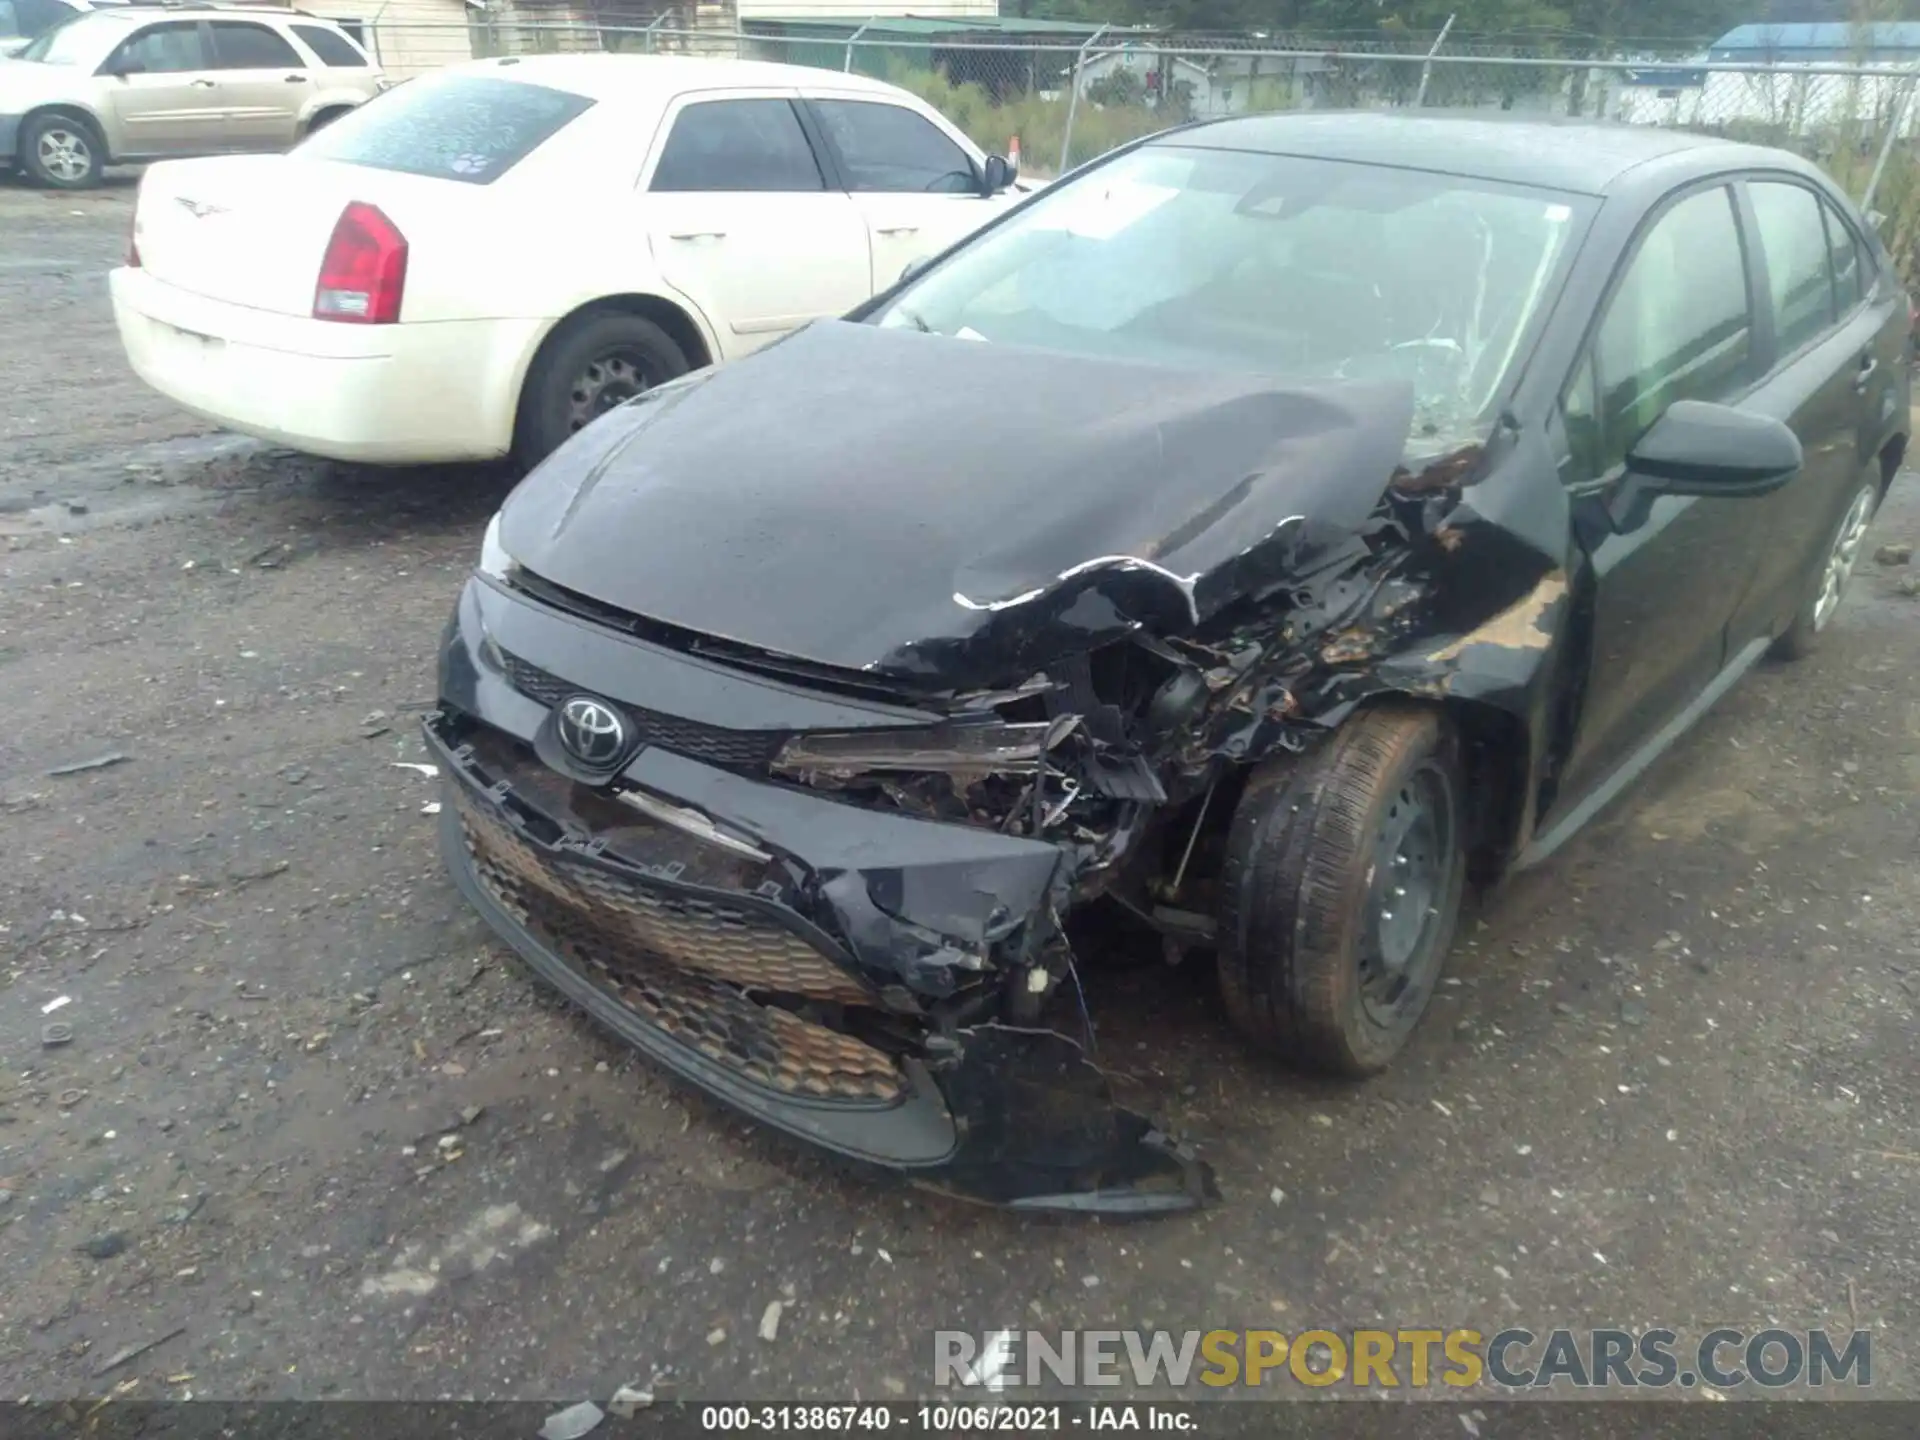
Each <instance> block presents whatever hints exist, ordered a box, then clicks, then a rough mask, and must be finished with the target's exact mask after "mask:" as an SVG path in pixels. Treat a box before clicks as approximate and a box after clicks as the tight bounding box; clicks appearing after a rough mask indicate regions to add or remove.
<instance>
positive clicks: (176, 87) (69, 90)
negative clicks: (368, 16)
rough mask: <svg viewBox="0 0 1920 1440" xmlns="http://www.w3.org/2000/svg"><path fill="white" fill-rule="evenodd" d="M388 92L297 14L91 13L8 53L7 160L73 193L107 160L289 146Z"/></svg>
mask: <svg viewBox="0 0 1920 1440" xmlns="http://www.w3.org/2000/svg"><path fill="white" fill-rule="evenodd" d="M7 3H9V0H0V4H7ZM11 3H13V4H15V5H18V4H19V3H21V0H11ZM385 87H386V81H385V79H384V77H383V76H382V75H381V73H380V70H379V68H378V67H377V66H376V65H375V64H374V63H373V61H372V60H371V59H370V58H369V57H368V55H367V53H366V51H364V50H362V49H361V48H360V47H359V45H357V44H355V43H354V41H353V40H352V39H351V38H349V37H348V35H347V34H346V33H345V32H344V31H343V30H341V29H340V27H339V26H337V25H334V24H332V23H330V22H328V21H325V20H320V19H317V18H315V17H313V16H310V15H303V14H301V13H300V12H299V11H285V10H256V9H245V8H233V9H225V8H217V7H208V8H206V9H177V8H173V7H168V8H166V9H159V8H156V7H151V6H144V5H142V6H133V5H113V6H110V7H106V8H96V9H90V10H88V11H87V12H86V13H84V14H80V15H77V16H75V17H74V18H72V19H70V20H67V21H65V22H64V23H62V24H59V25H56V26H55V27H54V28H53V29H50V30H48V31H46V32H45V33H43V34H42V35H41V36H40V37H39V38H38V39H36V40H34V41H33V42H32V43H31V44H29V45H28V46H27V47H26V49H24V50H23V51H21V52H20V55H19V57H18V59H16V60H7V61H0V167H4V166H7V165H9V164H13V165H18V166H19V167H20V168H21V169H22V170H24V171H26V173H27V174H28V175H29V176H31V177H32V178H33V179H35V180H37V181H39V182H40V183H41V184H43V185H51V186H55V187H58V188H60V189H68V190H71V189H79V188H81V187H83V186H87V185H92V184H95V183H97V182H98V181H99V179H100V172H101V169H102V168H103V167H104V166H106V165H109V164H121V163H130V162H139V161H146V160H160V159H166V158H170V157H173V156H184V155H214V154H220V153H222V152H232V151H247V150H284V149H286V148H287V147H288V146H290V145H292V144H293V143H294V142H295V141H296V140H298V139H300V138H301V137H302V136H303V135H306V134H308V133H310V132H311V131H314V130H317V129H319V128H320V127H321V126H323V125H325V124H327V123H328V122H330V121H332V120H335V119H337V118H338V117H340V116H341V115H344V114H346V113H347V112H348V111H349V110H351V109H353V108H354V107H355V106H356V105H359V104H362V103H363V102H365V101H367V100H370V99H372V98H373V97H374V96H375V95H377V94H379V93H380V91H381V90H382V89H384V88H385Z"/></svg>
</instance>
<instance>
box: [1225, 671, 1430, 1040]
mask: <svg viewBox="0 0 1920 1440" xmlns="http://www.w3.org/2000/svg"><path fill="white" fill-rule="evenodd" d="M1463 794H1464V791H1463V787H1462V783H1461V778H1460V761H1459V747H1458V744H1457V742H1456V740H1455V738H1454V734H1453V729H1452V727H1451V726H1450V725H1449V724H1448V723H1447V719H1446V717H1445V716H1444V715H1442V714H1441V713H1440V712H1439V711H1437V710H1433V709H1428V708H1424V707H1419V706H1411V705H1383V706H1381V707H1379V708H1378V709H1374V710H1368V711H1366V712H1364V713H1362V714H1361V715H1359V716H1357V717H1355V718H1354V719H1352V720H1349V721H1348V722H1347V723H1346V724H1345V725H1343V726H1341V727H1340V729H1339V731H1338V732H1337V733H1336V734H1334V735H1333V736H1332V737H1331V738H1330V739H1329V740H1327V741H1326V742H1325V743H1324V744H1323V745H1321V746H1320V748H1319V749H1318V750H1317V751H1314V752H1313V753H1311V754H1309V755H1306V756H1302V757H1299V758H1297V759H1296V758H1294V757H1292V756H1285V757H1281V758H1279V759H1276V760H1272V761H1269V762H1268V763H1266V764H1264V765H1262V766H1260V767H1259V768H1257V769H1256V770H1255V771H1254V772H1253V774H1252V775H1251V776H1249V777H1248V780H1247V787H1246V789H1245V791H1244V792H1243V793H1242V794H1241V797H1240V804H1239V807H1238V808H1237V809H1236V810H1235V811H1234V816H1233V825H1232V828H1231V830H1230V831H1229V835H1228V846H1227V862H1226V873H1225V876H1224V881H1225V883H1224V885H1223V887H1222V913H1221V917H1220V920H1221V925H1220V929H1221V945H1220V990H1221V998H1222V999H1223V1000H1224V1002H1225V1004H1226V1008H1227V1012H1228V1014H1229V1016H1230V1017H1231V1018H1232V1020H1233V1022H1234V1024H1235V1026H1236V1027H1237V1028H1238V1029H1240V1030H1241V1031H1242V1032H1243V1033H1244V1034H1246V1035H1247V1036H1248V1037H1249V1038H1250V1039H1252V1040H1254V1041H1256V1042H1257V1043H1259V1044H1260V1045H1261V1046H1262V1047H1263V1048H1268V1049H1271V1050H1272V1051H1273V1052H1274V1053H1275V1054H1276V1055H1277V1056H1278V1057H1279V1058H1281V1059H1284V1060H1287V1061H1289V1062H1291V1063H1292V1064H1295V1065H1298V1066H1300V1067H1301V1068H1303V1069H1307V1070H1313V1071H1318V1072H1320V1073H1322V1074H1328V1075H1346V1076H1363V1075H1371V1074H1373V1073H1375V1072H1376V1071H1379V1070H1383V1069H1385V1068H1386V1066H1387V1064H1388V1062H1390V1061H1391V1060H1392V1059H1393V1057H1394V1056H1395V1055H1396V1054H1397V1053H1398V1052H1399V1050H1400V1047H1401V1046H1402V1045H1403V1044H1405V1042H1406V1039H1407V1036H1408V1035H1410V1034H1411V1033H1412V1032H1413V1028H1414V1026H1415V1025H1416V1024H1417V1023H1418V1022H1419V1019H1420V1017H1421V1016H1422V1015H1423V1014H1425V1013H1426V1009H1427V1002H1428V1001H1430V1000H1431V999H1432V998H1433V992H1434V987H1435V986H1436V985H1437V984H1438V983H1439V979H1440V970H1441V966H1442V965H1443V964H1444V963H1445V961H1446V956H1447V949H1448V947H1449V946H1450V945H1451V944H1452V943H1453V928H1454V923H1455V921H1456V920H1457V918H1458V916H1459V913H1460V899H1461V894H1462V892H1463V890H1464V888H1465V880H1466V848H1465V844H1464V836H1463V834H1462V830H1463V825H1464V820H1465V806H1464V804H1463V803H1462V796H1463Z"/></svg>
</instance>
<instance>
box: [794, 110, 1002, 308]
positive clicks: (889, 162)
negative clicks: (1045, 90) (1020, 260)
mask: <svg viewBox="0 0 1920 1440" xmlns="http://www.w3.org/2000/svg"><path fill="white" fill-rule="evenodd" d="M805 104H806V106H807V110H808V113H809V114H810V115H811V117H812V118H813V121H814V124H815V125H816V126H817V127H818V129H819V131H820V133H821V134H822V135H823V136H824V137H825V139H826V143H827V146H828V148H829V150H830V151H831V153H832V156H833V158H834V160H835V161H836V162H837V163H838V167H839V170H840V174H841V177H842V180H843V182H844V183H845V185H846V187H847V193H848V194H850V195H851V196H852V197H853V203H854V204H855V205H856V206H857V207H858V208H859V211H860V214H861V217H862V218H863V219H864V220H865V221H866V225H867V232H868V234H869V235H870V236H871V238H872V250H873V277H872V289H873V290H874V291H880V290H884V289H886V288H887V287H888V286H890V285H892V284H893V283H894V282H895V281H897V280H898V279H899V278H900V275H901V272H902V271H904V270H905V269H906V268H907V266H908V265H910V264H912V263H913V262H914V261H915V260H923V259H926V258H928V257H929V256H933V255H937V254H939V253H940V252H941V251H942V250H944V249H946V248H947V247H948V246H949V245H951V244H953V243H954V242H955V241H956V240H959V239H960V238H962V237H963V236H965V235H968V234H971V233H972V232H973V231H974V230H977V229H978V228H979V227H980V226H982V225H984V224H986V223H987V221H989V220H991V219H992V218H993V217H994V216H996V215H998V214H999V213H1000V212H1001V211H1002V210H1004V209H1006V208H1007V207H1008V206H1009V205H1011V204H1013V203H1014V201H1015V200H1017V199H1018V198H1019V197H1018V196H1017V195H1016V194H1014V192H1012V191H1011V190H1008V191H1003V192H1001V193H1000V194H998V195H992V196H986V195H982V194H981V193H980V185H981V172H980V168H979V165H978V163H977V162H976V161H975V160H974V158H973V156H972V155H971V154H969V153H968V152H967V151H966V150H965V149H964V148H962V146H961V145H960V142H959V141H958V140H956V139H954V137H953V136H951V135H949V134H947V132H946V131H945V130H943V129H941V127H939V126H938V125H936V124H934V122H933V121H932V120H930V119H928V118H927V117H926V116H924V115H922V114H921V113H920V112H919V111H917V110H911V109H909V108H908V107H906V106H905V105H898V104H894V103H892V102H890V101H886V100H876V99H872V98H870V97H865V96H862V97H859V98H855V97H853V96H844V95H827V94H818V93H815V94H811V95H809V96H808V98H807V100H806V101H805Z"/></svg>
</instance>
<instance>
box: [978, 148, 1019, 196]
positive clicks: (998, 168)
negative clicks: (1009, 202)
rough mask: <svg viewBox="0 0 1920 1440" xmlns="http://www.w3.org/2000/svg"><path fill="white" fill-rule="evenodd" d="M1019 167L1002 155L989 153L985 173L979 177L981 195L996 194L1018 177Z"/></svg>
mask: <svg viewBox="0 0 1920 1440" xmlns="http://www.w3.org/2000/svg"><path fill="white" fill-rule="evenodd" d="M1019 175H1020V167H1019V166H1017V165H1015V164H1014V163H1013V161H1011V160H1009V159H1007V157H1006V156H1004V155H989V156H988V157H987V165H986V171H985V173H984V174H983V175H982V176H981V177H980V193H981V194H982V195H998V194H999V193H1000V192H1001V191H1002V190H1004V189H1006V188H1007V187H1008V186H1009V185H1011V184H1013V182H1014V181H1015V180H1016V179H1018V178H1019Z"/></svg>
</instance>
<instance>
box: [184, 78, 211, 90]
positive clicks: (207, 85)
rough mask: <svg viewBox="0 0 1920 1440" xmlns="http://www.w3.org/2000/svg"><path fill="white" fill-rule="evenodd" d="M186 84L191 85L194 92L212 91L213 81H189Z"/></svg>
mask: <svg viewBox="0 0 1920 1440" xmlns="http://www.w3.org/2000/svg"><path fill="white" fill-rule="evenodd" d="M187 84H189V85H191V86H192V87H193V88H194V89H195V90H211V89H213V81H211V80H189V81H188V82H187Z"/></svg>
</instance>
